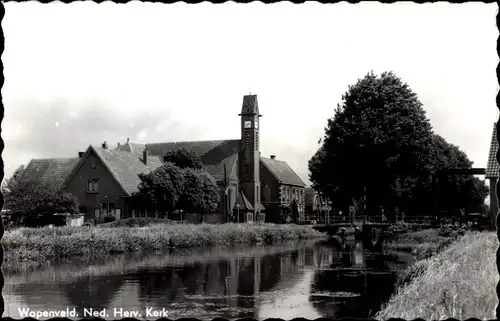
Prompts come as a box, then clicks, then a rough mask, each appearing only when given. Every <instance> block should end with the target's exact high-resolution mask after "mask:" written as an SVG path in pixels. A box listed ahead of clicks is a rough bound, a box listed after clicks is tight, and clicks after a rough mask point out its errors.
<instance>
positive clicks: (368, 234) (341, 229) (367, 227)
mask: <svg viewBox="0 0 500 321" xmlns="http://www.w3.org/2000/svg"><path fill="white" fill-rule="evenodd" d="M308 226H310V227H312V228H313V229H315V230H317V231H319V232H323V233H328V234H329V235H330V236H335V235H337V236H339V237H340V238H341V239H342V241H344V240H345V238H346V236H347V235H346V234H348V233H349V231H348V230H350V232H351V233H353V234H354V235H355V237H356V238H357V239H361V240H362V241H363V245H364V246H365V247H366V248H372V247H377V246H380V245H381V244H382V242H383V239H384V231H385V229H387V228H388V227H389V226H390V223H389V222H386V221H382V220H381V219H377V218H373V217H372V218H371V220H368V218H367V217H362V219H361V220H354V219H351V218H339V217H335V218H330V219H329V220H328V221H327V222H325V223H320V224H309V225H308Z"/></svg>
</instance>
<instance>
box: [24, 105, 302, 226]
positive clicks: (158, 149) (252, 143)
mask: <svg viewBox="0 0 500 321" xmlns="http://www.w3.org/2000/svg"><path fill="white" fill-rule="evenodd" d="M238 116H239V117H240V120H239V121H240V125H241V139H228V140H205V141H182V142H160V143H157V142H152V143H147V144H144V143H137V142H132V141H130V140H129V139H127V141H126V142H125V143H123V144H120V143H119V144H118V146H117V147H116V148H109V147H108V145H107V144H106V143H103V144H102V145H101V146H89V147H88V149H87V151H86V152H80V153H79V154H78V158H71V159H49V160H47V159H46V160H32V161H31V162H30V163H29V164H28V166H27V168H26V170H27V171H28V172H31V173H36V175H37V177H42V178H43V177H46V178H47V179H48V178H50V177H57V178H58V180H59V182H58V184H60V185H61V188H63V189H65V190H66V191H68V192H70V193H72V194H74V195H76V196H77V197H78V199H79V201H80V203H81V205H82V212H85V214H86V218H87V219H88V218H102V217H104V216H109V215H112V216H114V217H115V218H116V219H121V218H127V217H137V216H158V213H145V212H144V211H143V210H142V209H140V208H133V205H132V204H131V202H130V196H131V195H132V194H133V193H134V192H136V191H137V186H138V184H139V183H140V180H139V176H138V174H140V173H147V172H150V171H152V170H154V169H156V168H158V167H159V166H161V164H162V158H163V156H164V155H165V154H166V153H168V152H170V151H174V150H176V149H179V148H184V149H185V150H187V151H189V152H191V153H193V154H195V155H196V156H198V157H199V158H200V159H201V161H202V163H203V165H204V169H205V170H206V171H207V172H209V173H210V174H211V175H212V176H213V177H214V178H215V180H216V181H217V185H218V186H219V190H220V200H221V201H220V204H219V209H218V211H217V213H203V219H202V220H203V221H205V222H214V223H216V222H228V221H235V222H255V221H266V222H277V221H279V218H278V216H279V215H280V214H279V209H280V207H282V206H283V205H285V207H286V206H287V205H288V206H289V205H290V204H292V203H295V204H297V207H296V211H297V214H298V219H299V220H300V219H301V218H303V217H304V212H305V184H304V182H303V181H302V180H301V179H300V177H299V176H298V175H297V174H296V173H295V172H294V170H293V169H292V168H291V167H290V166H289V165H288V164H287V163H286V162H285V161H281V160H278V159H276V157H275V155H270V157H262V156H261V153H260V132H261V128H260V126H259V119H260V117H261V115H260V113H259V105H258V101H257V96H256V95H246V96H244V97H243V104H242V107H241V112H240V114H239V115H238ZM51 161H52V162H53V163H56V165H54V166H51V165H50V164H49V165H48V164H47V163H51ZM57 164H63V165H64V166H63V167H61V166H59V167H58V166H57ZM61 168H62V169H61ZM61 180H63V181H64V182H63V183H61V182H60V181H61ZM186 214H192V213H186Z"/></svg>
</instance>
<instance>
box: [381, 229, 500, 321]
mask: <svg viewBox="0 0 500 321" xmlns="http://www.w3.org/2000/svg"><path fill="white" fill-rule="evenodd" d="M497 248H498V240H497V236H496V233H495V232H483V233H479V232H468V233H466V234H465V235H464V236H461V237H458V239H456V240H455V241H454V242H453V243H452V244H451V245H449V246H448V247H446V248H445V249H444V250H442V251H440V252H438V253H437V254H435V255H433V256H431V257H430V258H427V259H423V260H420V261H418V262H417V263H415V264H414V265H413V266H412V267H411V270H412V274H413V277H412V279H411V280H410V281H409V282H408V283H406V284H405V285H403V286H402V287H400V288H399V290H398V292H397V293H396V294H395V295H394V296H393V297H392V298H391V299H390V300H389V302H388V303H387V304H386V305H385V306H384V307H383V308H382V310H381V311H380V312H378V313H377V314H376V315H375V318H376V319H377V320H387V319H389V318H402V319H406V320H413V319H416V318H423V319H425V320H437V319H439V320H442V319H446V318H455V319H460V320H465V319H467V318H479V319H483V320H485V319H494V318H495V314H494V313H495V308H496V305H497V304H498V302H497V296H496V293H495V287H496V285H497V282H498V280H499V277H498V273H497V270H496V265H495V255H496V250H497Z"/></svg>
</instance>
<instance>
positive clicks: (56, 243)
mask: <svg viewBox="0 0 500 321" xmlns="http://www.w3.org/2000/svg"><path fill="white" fill-rule="evenodd" d="M323 237H325V235H324V234H323V233H319V232H317V231H316V230H314V229H312V228H310V227H307V226H299V225H281V224H280V225H277V224H222V225H210V224H196V225H195V224H152V225H149V226H143V227H106V226H104V227H102V226H97V227H58V228H38V229H36V228H20V229H16V230H12V231H7V232H5V235H4V237H3V239H2V243H3V247H4V251H5V256H4V266H6V267H7V268H8V267H9V266H16V265H25V266H26V265H31V266H37V265H43V264H45V263H47V262H55V261H61V260H67V259H70V260H75V259H78V258H79V259H81V260H85V259H94V258H96V257H103V256H107V255H113V254H127V253H147V252H163V251H169V250H171V249H188V248H199V247H213V246H226V245H231V244H249V245H250V244H279V243H282V242H287V241H299V240H307V239H315V238H323Z"/></svg>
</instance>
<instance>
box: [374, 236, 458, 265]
mask: <svg viewBox="0 0 500 321" xmlns="http://www.w3.org/2000/svg"><path fill="white" fill-rule="evenodd" d="M459 236H460V232H459V231H451V232H450V233H448V232H446V233H443V231H441V230H440V229H425V230H420V231H413V232H408V233H402V234H399V235H397V236H395V237H394V238H393V239H392V240H388V241H386V242H385V243H384V245H383V246H384V249H385V250H387V251H397V252H400V251H402V252H410V253H412V254H414V255H415V256H416V257H417V259H425V258H428V257H430V256H432V255H434V254H436V253H438V252H439V251H441V250H443V249H444V248H445V247H446V246H448V245H449V244H451V243H452V242H453V241H454V240H455V239H456V238H457V237H459Z"/></svg>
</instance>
